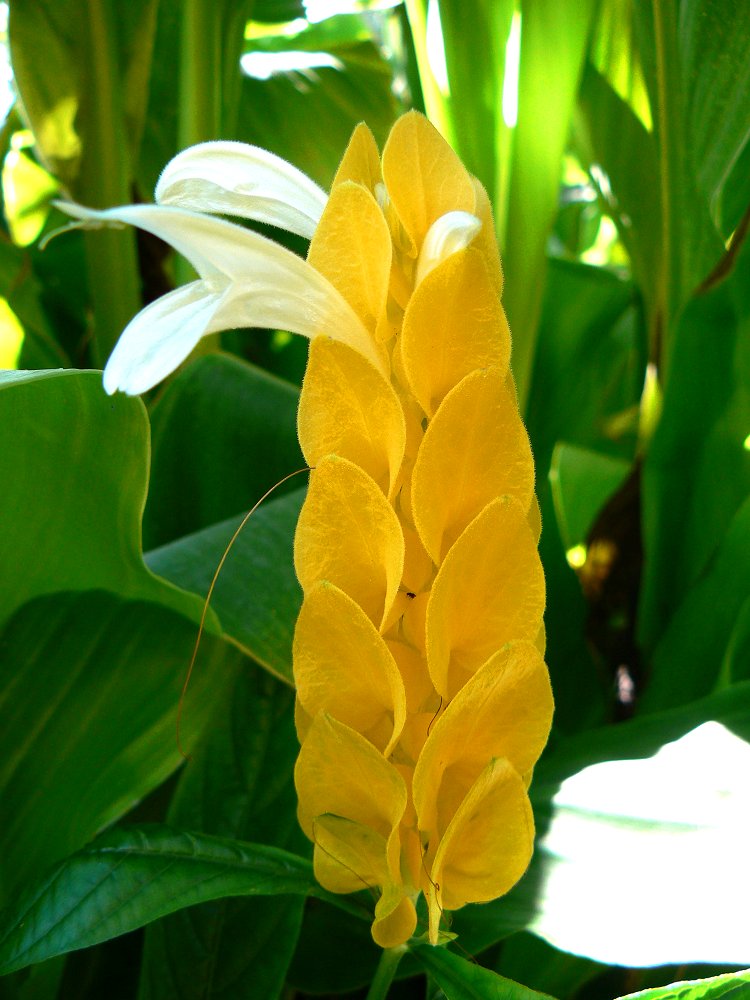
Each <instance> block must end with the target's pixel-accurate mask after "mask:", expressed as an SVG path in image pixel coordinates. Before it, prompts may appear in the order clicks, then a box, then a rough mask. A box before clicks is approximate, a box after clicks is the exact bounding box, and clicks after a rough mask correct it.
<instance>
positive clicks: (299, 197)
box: [154, 142, 328, 239]
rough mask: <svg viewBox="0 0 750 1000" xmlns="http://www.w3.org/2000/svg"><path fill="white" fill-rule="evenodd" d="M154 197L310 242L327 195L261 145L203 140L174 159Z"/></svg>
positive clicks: (166, 203)
mask: <svg viewBox="0 0 750 1000" xmlns="http://www.w3.org/2000/svg"><path fill="white" fill-rule="evenodd" d="M154 199H155V200H156V203H157V204H159V205H176V206H177V207H179V208H187V209H192V210H194V211H199V212H216V213H219V214H226V215H236V216H238V217H240V218H243V219H255V221H256V222H266V223H268V224H269V225H272V226H279V227H280V228H281V229H288V230H289V232H290V233H297V234H298V235H299V236H304V237H306V238H307V239H311V238H312V235H313V233H314V232H315V227H316V226H317V225H318V223H319V222H320V217H321V215H322V214H323V209H324V208H325V207H326V203H327V201H328V195H327V194H326V193H325V191H324V190H323V189H322V188H319V187H318V185H317V184H315V183H314V181H311V180H310V178H309V177H308V176H307V174H303V173H302V171H301V170H298V169H297V168H296V167H293V166H292V164H291V163H287V161H286V160H282V159H281V157H280V156H275V155H274V154H273V153H269V152H268V150H266V149H261V148H260V147H259V146H248V145H246V144H245V143H243V142H202V143H200V144H199V145H197V146H191V147H190V148H189V149H185V150H183V152H181V153H178V154H177V156H175V157H174V159H172V160H170V162H169V163H168V164H167V165H166V167H165V168H164V170H163V171H162V173H161V176H160V177H159V182H158V183H157V185H156V191H155V192H154Z"/></svg>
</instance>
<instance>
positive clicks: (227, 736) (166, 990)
mask: <svg viewBox="0 0 750 1000" xmlns="http://www.w3.org/2000/svg"><path fill="white" fill-rule="evenodd" d="M293 701H294V698H293V695H292V693H291V691H289V689H288V688H287V687H285V686H283V685H281V684H279V683H278V681H276V680H274V679H273V678H271V677H269V676H268V674H265V673H263V672H261V671H260V670H257V669H253V670H243V671H242V672H241V673H240V674H238V676H237V679H236V682H235V684H234V686H233V687H232V688H230V689H228V690H227V695H226V697H225V698H224V699H223V700H222V702H221V703H220V705H219V706H218V710H217V712H216V714H215V715H214V720H215V724H214V725H213V726H211V727H209V729H208V731H207V734H206V739H205V741H204V743H203V744H202V746H200V747H199V748H198V749H197V750H196V752H195V754H194V760H193V761H192V762H191V764H190V766H189V767H187V768H186V770H185V772H184V774H183V775H182V778H181V780H180V784H179V786H178V788H177V793H176V796H175V798H174V800H173V802H172V806H171V808H170V811H169V816H168V820H169V822H170V823H172V824H174V825H175V826H178V827H182V828H183V829H192V830H202V831H203V832H205V833H212V834H217V835H219V836H222V837H233V838H236V839H239V840H254V841H256V842H259V843H263V844H271V845H273V846H276V847H287V848H292V849H294V850H295V851H296V852H297V853H301V852H302V851H304V847H305V845H306V843H307V842H306V841H305V839H304V837H303V836H302V833H301V831H300V829H299V825H298V823H297V817H296V807H297V797H296V795H295V791H294V785H293V782H292V770H293V766H294V760H295V757H296V754H297V741H296V738H295V732H294V721H293V717H292V716H293ZM303 904H304V900H303V899H301V898H299V897H289V896H281V897H278V896H273V897H267V898H255V899H252V898H247V899H234V900H226V899H225V900H218V901H216V902H214V903H204V904H203V905H201V906H199V907H194V908H190V909H187V910H181V911H180V912H179V913H175V914H173V915H172V916H169V917H166V918H164V919H163V920H161V921H159V922H157V923H156V924H154V925H152V926H151V927H150V928H149V929H148V931H147V934H146V944H145V952H144V965H143V972H142V983H141V993H140V996H141V998H142V1000H149V998H154V1000H169V998H170V997H175V998H179V1000H191V998H196V1000H198V998H201V1000H207V998H209V997H221V998H223V1000H230V998H233V997H236V998H237V1000H240V998H241V1000H272V998H273V997H276V996H277V995H278V993H279V990H280V989H281V987H282V985H283V982H284V979H285V976H286V970H287V966H288V964H289V961H290V959H291V957H292V953H293V951H294V948H295V944H296V940H297V934H298V932H299V926H300V921H301V918H302V907H303ZM170 955H180V956H181V959H180V961H179V962H177V963H173V962H171V961H170V960H169V957H170Z"/></svg>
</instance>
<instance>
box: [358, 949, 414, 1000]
mask: <svg viewBox="0 0 750 1000" xmlns="http://www.w3.org/2000/svg"><path fill="white" fill-rule="evenodd" d="M407 951H408V948H407V947H406V945H403V944H402V945H399V946H398V947H397V948H385V949H384V950H383V954H382V955H381V956H380V962H379V963H378V967H377V969H376V970H375V978H374V979H373V981H372V984H371V986H370V989H369V990H368V993H367V998H366V1000H385V998H386V997H387V996H388V990H389V989H390V986H391V983H392V982H393V977H394V976H395V975H396V969H397V968H398V963H399V962H400V961H401V959H402V958H403V956H404V955H405V954H406V952H407Z"/></svg>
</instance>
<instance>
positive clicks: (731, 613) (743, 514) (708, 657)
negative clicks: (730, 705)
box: [640, 499, 750, 711]
mask: <svg viewBox="0 0 750 1000" xmlns="http://www.w3.org/2000/svg"><path fill="white" fill-rule="evenodd" d="M748 600H750V499H748V500H746V501H745V503H743V505H742V506H741V507H740V509H739V510H738V512H737V514H736V515H735V517H734V519H733V520H732V523H731V524H730V526H729V529H728V531H727V533H726V536H725V537H724V539H723V541H722V543H721V545H720V546H719V549H718V551H717V553H716V555H715V557H714V559H713V560H712V561H711V563H710V565H709V567H708V569H707V571H706V572H705V573H704V575H703V576H702V577H701V579H700V580H699V581H698V582H697V583H696V584H695V585H694V586H693V587H692V588H691V590H689V591H688V593H687V595H686V597H685V600H684V601H683V603H682V604H681V605H680V607H679V608H678V609H677V611H676V613H675V615H674V617H673V618H672V620H671V621H670V623H669V625H668V626H667V628H666V629H665V631H664V634H663V636H662V638H661V641H660V642H659V643H658V644H657V646H656V649H655V650H654V654H653V657H652V662H651V672H650V677H649V684H648V687H647V688H646V691H645V694H644V697H643V699H642V704H641V706H640V707H641V711H655V710H657V709H664V708H671V707H673V706H675V705H679V704H684V703H685V702H689V701H691V700H692V699H694V698H700V697H701V696H703V695H706V694H708V693H709V692H710V691H711V690H712V689H713V688H714V686H715V685H716V684H717V683H719V681H720V679H721V676H722V667H723V664H724V660H725V657H726V656H733V658H734V659H735V662H736V663H737V664H738V666H737V667H734V668H730V674H729V676H730V677H732V676H735V677H739V678H742V677H743V676H747V668H746V667H743V665H742V664H741V661H739V660H737V653H736V652H735V653H732V647H733V646H735V647H736V644H737V643H738V642H739V641H740V638H739V636H735V635H734V629H735V627H736V625H739V624H740V615H741V613H742V610H743V607H744V606H745V605H746V604H747V602H748ZM738 670H739V673H738ZM676 678H679V683H677V682H676ZM727 679H728V678H727Z"/></svg>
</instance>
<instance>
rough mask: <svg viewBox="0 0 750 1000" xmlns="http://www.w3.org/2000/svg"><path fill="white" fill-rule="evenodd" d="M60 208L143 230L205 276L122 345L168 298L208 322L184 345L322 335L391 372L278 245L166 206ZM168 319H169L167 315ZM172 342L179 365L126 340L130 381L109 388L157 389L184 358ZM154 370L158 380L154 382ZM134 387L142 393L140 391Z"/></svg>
mask: <svg viewBox="0 0 750 1000" xmlns="http://www.w3.org/2000/svg"><path fill="white" fill-rule="evenodd" d="M60 208H62V209H63V210H64V211H66V212H67V213H68V214H69V215H72V216H74V217H76V218H78V219H81V220H82V221H83V223H84V225H91V224H93V225H94V226H96V225H113V224H114V225H117V224H118V223H127V224H130V225H134V226H138V227H139V228H141V229H145V230H146V231H147V232H150V233H152V234H153V235H154V236H158V237H160V238H161V239H163V240H165V241H166V242H167V243H170V244H171V245H172V246H173V247H174V248H175V249H176V250H178V251H179V252H180V253H181V254H183V256H185V257H187V259H188V260H189V261H190V263H191V264H192V265H193V267H195V269H196V270H197V271H198V273H199V274H200V276H201V277H202V278H203V279H205V280H204V281H203V282H195V283H193V285H191V286H188V287H189V288H193V289H198V288H200V289H201V290H202V291H201V293H200V294H198V292H197V291H196V292H195V294H194V296H193V298H191V299H177V298H173V297H176V296H177V292H172V293H170V295H169V296H166V297H165V298H164V299H160V300H159V301H158V302H156V303H154V304H153V305H152V306H149V307H148V308H147V309H146V310H144V311H143V312H142V313H139V315H138V316H137V317H136V318H135V320H133V322H132V323H131V324H130V325H129V326H128V328H127V329H126V330H125V332H124V333H123V335H122V338H121V342H122V341H123V340H125V338H126V335H128V332H129V331H130V329H131V327H132V325H133V323H136V322H138V321H139V320H140V318H141V317H143V316H144V315H146V314H147V313H148V312H149V310H152V309H153V310H158V313H156V312H155V313H154V314H152V315H154V316H156V315H158V317H159V322H160V323H161V319H162V309H161V304H162V303H163V302H164V301H168V302H176V303H177V305H178V306H179V307H180V308H182V306H185V307H187V306H188V305H189V303H190V302H192V307H191V308H192V309H193V310H198V311H200V314H201V316H202V317H203V320H202V322H204V324H205V325H204V327H203V329H202V332H201V333H197V334H196V332H195V331H196V329H197V328H195V327H194V326H193V323H192V320H191V321H190V322H187V320H182V322H185V323H186V334H185V337H186V340H185V343H187V342H188V339H190V337H192V338H193V339H192V343H193V344H195V343H197V341H198V340H199V339H200V337H201V336H202V335H203V334H206V333H214V332H216V331H219V330H226V329H229V328H230V327H236V326H263V327H268V328H271V329H281V330H289V331H291V332H292V333H300V334H302V335H303V336H305V337H315V336H318V335H321V334H322V335H325V336H329V337H332V338H333V339H334V340H340V341H341V342H342V343H344V344H346V345H347V346H348V347H351V348H353V349H354V350H355V351H358V352H359V353H360V354H362V355H363V356H364V357H365V358H367V360H368V361H370V362H372V364H374V365H375V366H376V368H377V369H378V371H380V372H381V374H383V375H385V374H386V373H387V366H386V361H385V357H384V353H383V349H382V348H381V347H380V346H379V345H377V344H376V343H375V342H374V340H373V339H372V338H371V337H370V335H369V333H368V332H367V329H366V327H365V326H364V324H363V323H362V321H361V320H360V319H359V317H358V316H357V314H356V313H355V312H354V310H353V309H352V307H351V306H350V305H349V303H348V302H347V301H346V299H344V297H343V296H342V295H341V294H340V293H339V292H338V291H337V290H336V289H335V288H334V287H333V285H332V284H331V283H330V282H329V281H327V280H326V278H324V277H323V275H322V274H320V273H319V272H318V271H316V270H315V268H313V267H311V266H310V264H308V263H307V262H306V261H304V260H302V259H301V258H300V257H298V256H297V255H296V254H293V253H292V252H291V251H290V250H287V249H286V248H285V247H282V246H279V244H278V243H274V241H273V240H268V239H266V238H265V237H264V236H260V235H259V234H258V233H254V232H252V230H249V229H245V228H243V227H242V226H238V225H236V224H235V223H233V222H227V221H226V220H224V219H217V218H214V217H213V216H210V215H201V214H199V213H197V212H188V211H186V210H185V209H181V208H175V207H172V206H169V205H125V206H123V207H121V208H111V209H105V210H102V211H95V210H94V209H88V208H83V207H82V206H81V205H74V204H69V203H62V204H60ZM178 291H181V290H178ZM216 292H220V298H222V297H223V298H222V308H221V309H220V310H217V309H212V310H210V315H207V314H205V313H204V306H205V304H204V303H203V302H202V301H201V299H202V297H203V296H206V295H209V294H211V295H214V293H216ZM214 302H215V304H216V305H217V304H218V299H216V298H214ZM164 321H165V322H167V317H166V316H164ZM160 343H161V342H160ZM171 344H172V341H171V340H168V345H170V353H169V354H168V355H167V357H169V358H171V357H172V356H174V357H176V358H177V360H176V361H175V362H170V361H167V360H165V361H162V360H161V357H160V352H161V351H162V347H161V346H159V345H157V347H156V353H155V355H154V357H153V358H152V356H151V354H150V353H148V354H147V352H146V348H145V345H143V344H142V343H141V342H140V340H138V342H137V343H136V342H135V341H133V340H132V338H131V336H130V335H128V337H127V341H126V346H125V347H124V348H123V351H124V354H123V355H122V356H121V357H120V359H119V360H118V362H117V363H118V366H122V368H123V370H126V371H127V373H128V375H127V378H126V380H125V381H122V380H121V379H120V378H119V376H118V377H115V376H110V379H109V381H108V382H107V385H112V386H113V387H114V388H122V389H123V391H126V392H130V393H136V392H144V391H145V389H146V388H150V387H151V386H153V385H155V384H156V382H158V381H160V380H161V379H162V378H164V377H165V376H166V375H167V374H169V372H170V371H173V370H174V368H175V367H176V366H177V365H178V364H179V363H180V362H181V361H182V360H183V359H184V357H186V353H184V352H183V353H181V348H180V349H179V350H173V348H172V347H171ZM165 346H166V345H165ZM119 351H120V344H119V343H118V345H117V347H116V348H115V352H114V354H115V355H119ZM187 353H189V351H188V352H187ZM131 354H132V358H133V360H132V362H131V361H130V360H127V364H125V361H124V360H123V359H130V358H131ZM113 356H114V355H113ZM144 359H145V360H144ZM141 364H144V365H145V366H146V371H147V373H148V374H147V376H144V378H141V377H140V376H139V375H138V376H137V375H136V374H135V372H136V370H137V369H138V368H139V366H140V365H141ZM156 371H158V372H159V375H158V376H157V377H154V372H156ZM145 382H148V385H145V384H144V383H145ZM133 385H138V386H139V387H140V388H138V389H135V388H133Z"/></svg>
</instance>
